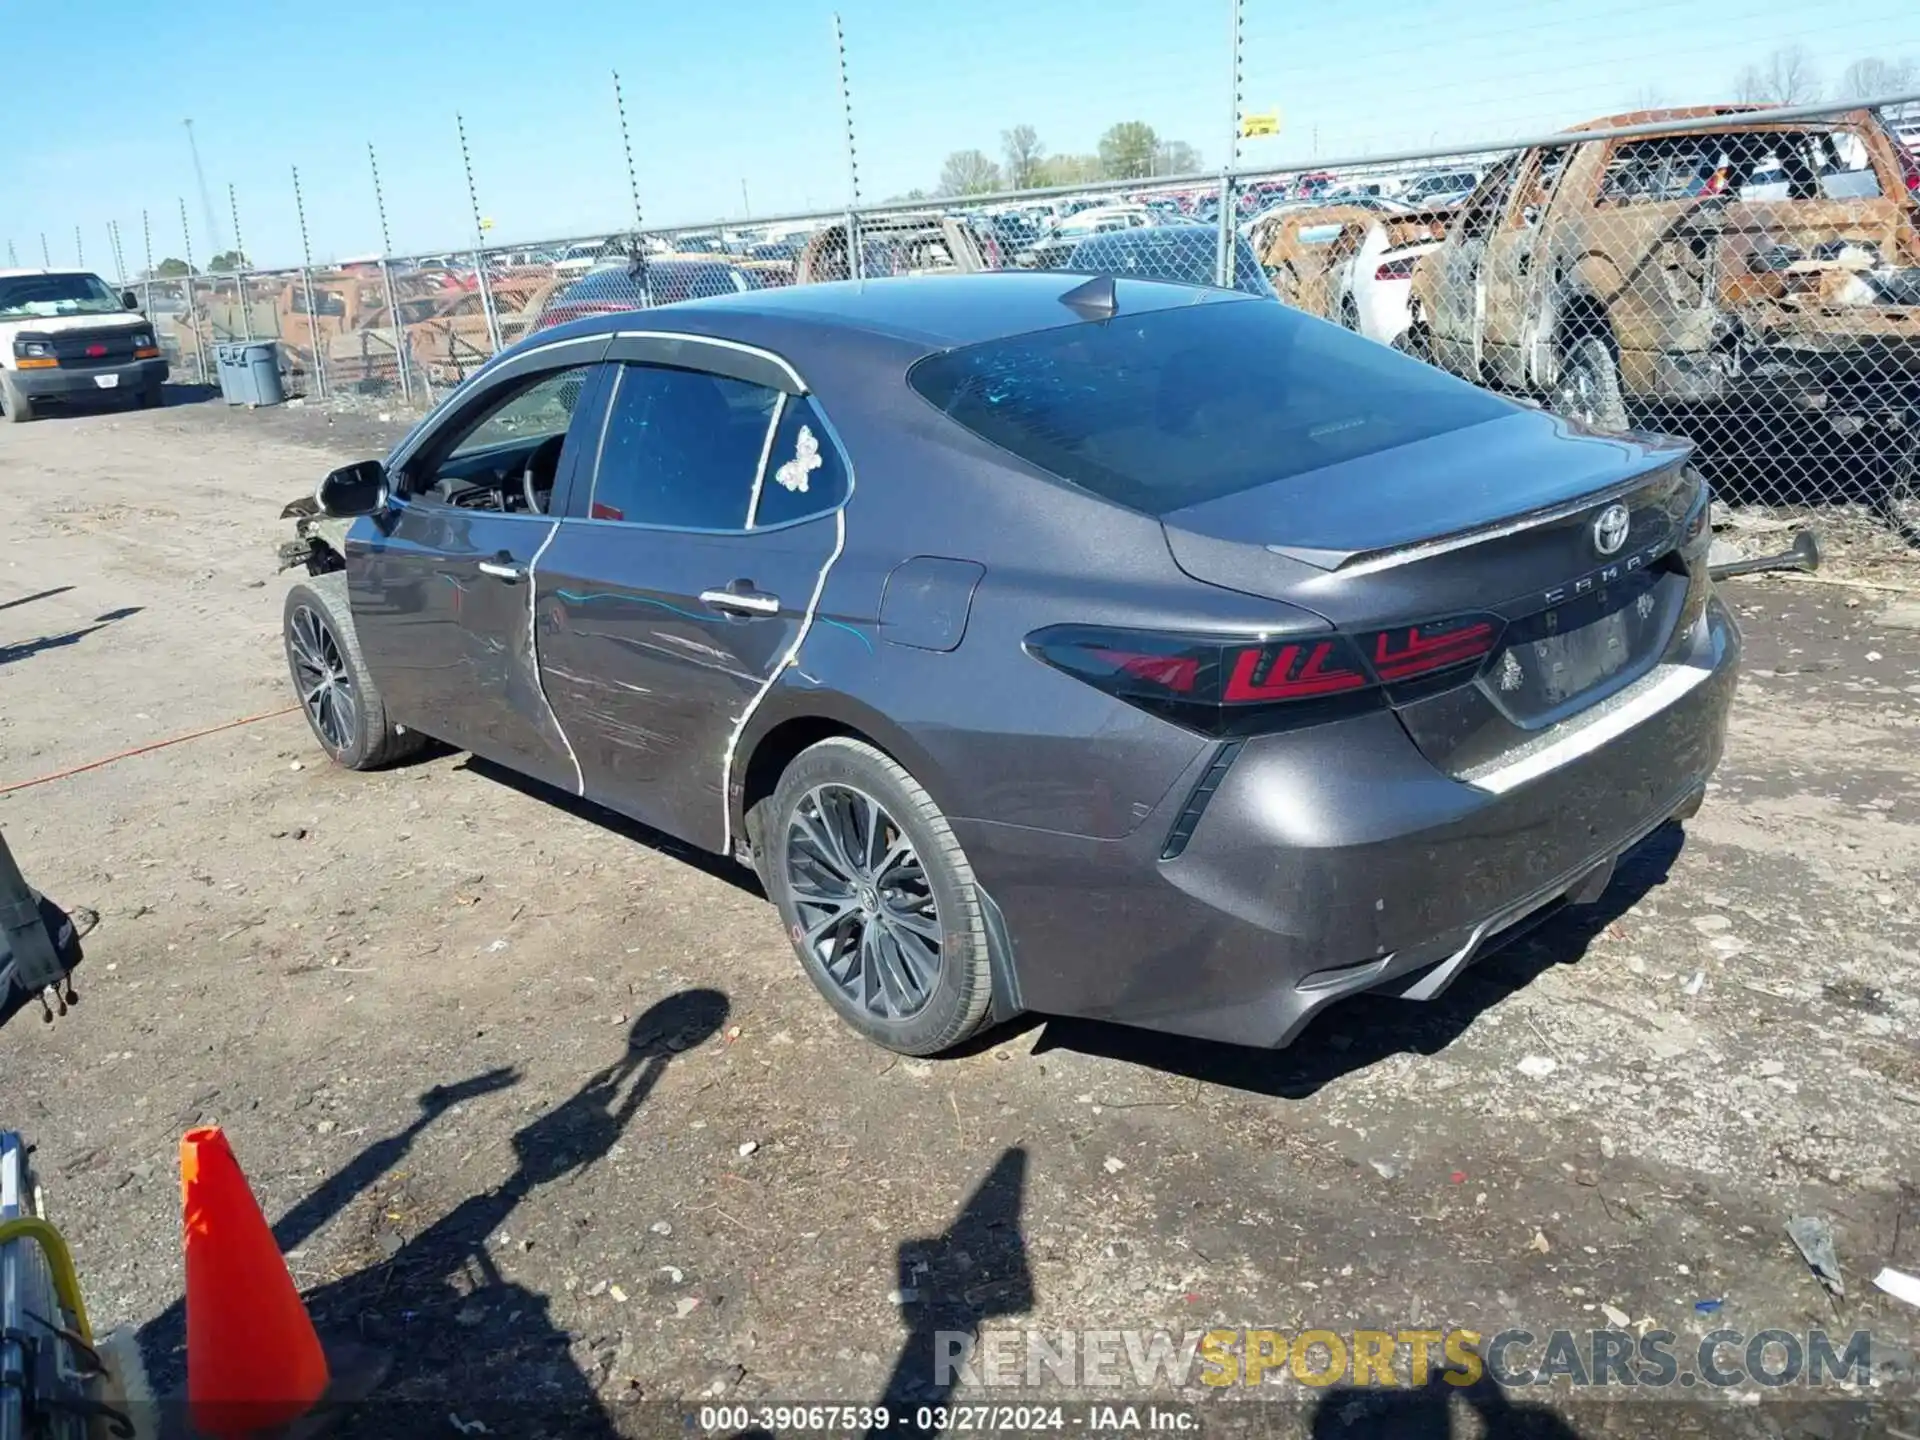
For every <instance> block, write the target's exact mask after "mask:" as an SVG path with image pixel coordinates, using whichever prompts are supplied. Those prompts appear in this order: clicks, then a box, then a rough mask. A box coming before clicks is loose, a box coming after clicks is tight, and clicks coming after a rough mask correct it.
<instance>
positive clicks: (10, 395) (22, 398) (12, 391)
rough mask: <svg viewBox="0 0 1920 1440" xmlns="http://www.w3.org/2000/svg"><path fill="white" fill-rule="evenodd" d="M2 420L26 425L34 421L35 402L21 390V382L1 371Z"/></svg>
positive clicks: (0, 411)
mask: <svg viewBox="0 0 1920 1440" xmlns="http://www.w3.org/2000/svg"><path fill="white" fill-rule="evenodd" d="M0 419H5V420H7V421H9V422H11V423H12V424H15V425H24V424H26V423H27V421H29V420H31V419H33V400H32V399H31V398H30V397H29V396H28V395H27V393H26V392H25V391H24V390H22V389H21V388H20V382H19V381H18V380H16V379H14V378H13V376H11V375H9V374H7V372H6V371H4V370H0Z"/></svg>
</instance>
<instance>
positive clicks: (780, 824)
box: [763, 736, 993, 1055]
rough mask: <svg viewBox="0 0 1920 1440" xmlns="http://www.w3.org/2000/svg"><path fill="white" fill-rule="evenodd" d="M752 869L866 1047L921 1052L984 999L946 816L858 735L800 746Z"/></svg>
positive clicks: (967, 884)
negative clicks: (759, 871)
mask: <svg viewBox="0 0 1920 1440" xmlns="http://www.w3.org/2000/svg"><path fill="white" fill-rule="evenodd" d="M764 840H765V860H764V866H763V868H764V873H765V876H766V878H767V880H768V881H769V885H768V889H769V891H770V893H771V894H772V897H773V901H774V904H775V905H776V906H778V907H779V910H780V919H781V921H782V923H783V924H784V925H785V926H786V931H787V938H788V940H789V941H791V942H792V944H793V948H794V952H795V954H797V955H798V956H799V958H800V964H801V968H803V969H804V970H805V971H806V972H807V978H808V979H810V980H812V981H813V983H814V985H815V987H816V988H818V989H819V991H820V993H821V994H822V995H823V996H825V997H826V1001H827V1003H828V1004H829V1005H831V1006H832V1007H833V1008H834V1010H835V1011H836V1012H838V1014H839V1016H840V1018H841V1019H842V1020H844V1021H846V1022H847V1024H848V1025H850V1026H851V1027H852V1028H853V1029H854V1030H856V1031H858V1032H859V1033H860V1034H861V1035H864V1036H865V1037H866V1038H867V1039H869V1040H871V1041H873V1042H874V1043H875V1044H876V1045H881V1046H884V1047H885V1048H887V1049H889V1050H893V1051H897V1052H898V1053H900V1054H902V1055H934V1054H938V1053H939V1052H940V1051H943V1050H949V1049H951V1048H952V1047H953V1046H955V1045H958V1044H959V1043H960V1042H961V1041H962V1040H965V1039H966V1038H967V1037H968V1036H969V1035H972V1034H973V1033H974V1032H975V1031H977V1030H978V1029H979V1028H980V1027H981V1025H982V1024H984V1023H985V1021H986V1017H987V1011H988V1007H989V1005H990V1003H991V1001H992V998H993V972H992V965H991V962H990V960H989V951H988V941H987V927H986V919H985V915H984V910H983V906H982V904H981V897H980V891H979V887H978V886H977V885H976V883H975V881H974V878H973V868H972V866H970V865H969V864H968V863H967V857H966V855H965V854H964V853H963V852H962V851H961V849H960V842H959V841H958V840H957V839H955V838H954V834H953V830H952V829H951V827H949V826H948V824H947V821H946V817H945V816H944V815H942V814H941V813H940V809H939V807H938V806H937V805H935V804H934V803H933V800H932V797H930V796H929V795H928V794H927V792H926V791H925V790H924V789H923V788H922V787H921V785H920V783H919V782H918V781H917V780H915V779H914V778H913V776H912V775H911V774H909V773H908V772H907V771H906V769H905V768H903V767H902V766H901V765H899V764H897V763H896V762H895V761H894V760H893V759H892V758H891V757H890V756H888V755H886V754H884V753H883V752H882V751H880V750H877V749H875V748H874V747H873V746H871V745H869V744H867V743H866V742H865V741H862V740H855V739H851V738H849V737H845V736H835V737H833V738H831V739H827V740H822V741H821V742H820V743H819V744H817V745H814V746H811V747H810V748H808V749H806V750H804V751H802V752H801V753H800V754H799V755H798V756H797V757H796V758H795V759H794V761H793V763H792V764H790V765H789V766H788V767H787V769H786V773H785V774H783V775H782V776H781V777H780V783H779V784H778V785H777V786H776V787H775V788H774V792H773V796H772V799H771V802H770V803H769V804H768V805H767V807H766V815H765V826H764Z"/></svg>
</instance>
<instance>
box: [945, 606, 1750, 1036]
mask: <svg viewBox="0 0 1920 1440" xmlns="http://www.w3.org/2000/svg"><path fill="white" fill-rule="evenodd" d="M1739 649H1740V641H1739V635H1738V632H1737V630H1736V629H1735V627H1734V625H1733V622H1732V619H1731V617H1730V616H1729V615H1728V614H1727V612H1726V611H1725V609H1724V608H1723V607H1722V606H1721V605H1720V603H1719V602H1718V600H1712V601H1710V602H1709V604H1708V607H1707V610H1706V613H1705V614H1704V615H1703V616H1702V618H1701V620H1700V622H1699V623H1698V625H1697V626H1696V628H1695V631H1694V633H1693V635H1692V637H1691V638H1690V643H1689V646H1688V649H1687V651H1686V652H1685V654H1684V655H1683V656H1681V657H1679V658H1680V659H1681V660H1682V662H1683V664H1682V666H1681V667H1678V668H1681V669H1685V670H1691V671H1697V672H1698V676H1697V678H1694V677H1693V676H1691V675H1689V676H1686V677H1685V678H1686V679H1688V680H1690V681H1691V682H1692V683H1688V684H1685V685H1684V686H1681V687H1675V686H1669V687H1668V690H1667V692H1663V697H1662V701H1663V703H1661V705H1660V708H1658V709H1657V710H1654V711H1652V712H1651V713H1645V711H1644V709H1643V710H1642V711H1636V712H1633V713H1632V714H1630V715H1628V716H1627V717H1626V719H1627V720H1630V721H1631V722H1632V723H1631V724H1626V723H1624V722H1623V721H1620V720H1618V719H1616V720H1615V721H1614V722H1613V723H1611V724H1608V723H1606V720H1605V713H1606V712H1607V707H1605V706H1597V707H1595V710H1594V711H1593V712H1590V713H1589V714H1587V715H1583V716H1581V717H1577V718H1576V720H1574V721H1570V722H1568V724H1567V726H1566V727H1565V730H1564V735H1563V736H1562V737H1561V740H1560V741H1557V742H1556V744H1557V746H1558V748H1559V750H1560V751H1561V752H1563V753H1564V754H1565V757H1566V758H1564V760H1561V761H1558V762H1557V763H1555V764H1554V765H1553V766H1552V767H1551V768H1547V769H1544V770H1543V769H1541V768H1540V767H1538V766H1535V767H1533V769H1532V770H1526V771H1516V772H1515V773H1514V774H1513V775H1509V776H1508V777H1506V779H1507V780H1508V781H1510V782H1511V783H1506V784H1504V785H1503V784H1501V783H1499V782H1494V781H1492V780H1490V778H1489V777H1482V781H1481V783H1480V784H1473V783H1466V782H1463V781H1460V780H1456V779H1453V778H1452V777H1450V776H1448V775H1445V774H1443V773H1442V772H1441V771H1439V770H1438V769H1436V768H1435V767H1434V766H1433V765H1432V764H1431V763H1430V762H1428V761H1427V760H1426V758H1425V757H1424V756H1422V755H1421V754H1420V752H1419V751H1418V750H1417V749H1416V748H1415V746H1414V745H1413V743H1412V742H1411V740H1409V739H1408V737H1407V734H1406V731H1405V730H1404V729H1403V728H1402V727H1401V725H1400V722H1399V721H1398V720H1397V719H1396V718H1395V717H1394V716H1393V715H1391V714H1389V713H1386V712H1380V713H1378V714H1373V715H1368V716H1365V717H1363V718H1360V719H1356V720H1351V721H1344V722H1339V723H1334V724H1327V725H1320V726H1315V727H1312V728H1309V729H1305V730H1300V731H1296V732H1292V733H1288V734H1281V735H1272V736H1264V737H1261V738H1259V739H1257V740H1254V741H1250V742H1248V744H1247V746H1246V747H1245V749H1244V750H1243V751H1242V752H1241V753H1240V754H1239V756H1238V757H1237V758H1236V759H1235V761H1234V762H1233V764H1232V766H1231V767H1230V768H1229V769H1228V771H1227V772H1226V775H1225V777H1224V779H1222V780H1220V782H1219V785H1218V789H1217V790H1216V791H1215V792H1214V794H1213V796H1212V798H1211V800H1210V802H1209V803H1208V805H1207V808H1206V810H1205V813H1204V814H1203V816H1202V817H1201V819H1200V821H1199V823H1198V825H1197V826H1196V827H1195V828H1194V831H1193V835H1192V838H1191V840H1190V841H1189V842H1188V843H1187V845H1186V848H1185V849H1184V851H1182V852H1181V853H1180V854H1179V856H1178V857H1177V858H1175V859H1172V860H1162V859H1161V858H1160V853H1161V849H1162V846H1163V845H1164V843H1165V840H1166V837H1167V834H1168V831H1169V829H1170V828H1171V825H1172V823H1173V818H1174V817H1175V816H1176V815H1177V814H1178V813H1179V812H1180V811H1181V810H1182V809H1184V808H1185V806H1186V804H1187V801H1188V797H1189V795H1190V793H1191V790H1192V786H1193V784H1194V782H1195V781H1196V780H1197V779H1198V778H1199V775H1200V774H1201V773H1203V772H1204V771H1205V768H1206V766H1207V763H1208V761H1209V760H1210V759H1211V752H1210V753H1209V755H1207V756H1203V757H1202V758H1201V760H1200V761H1199V762H1198V764H1197V765H1196V767H1195V773H1194V774H1193V775H1190V776H1189V777H1187V778H1186V779H1185V780H1184V781H1183V782H1182V783H1181V785H1179V786H1177V787H1176V788H1175V791H1174V793H1173V794H1172V795H1171V796H1170V797H1169V799H1168V800H1167V802H1165V803H1164V804H1163V806H1162V807H1161V813H1159V814H1156V815H1155V816H1153V817H1151V818H1149V819H1148V820H1147V821H1145V822H1144V823H1142V824H1141V826H1140V827H1139V829H1138V830H1136V831H1135V832H1134V833H1133V834H1131V835H1129V836H1127V837H1125V838H1124V839H1120V840H1111V841H1099V840H1091V839H1087V838H1085V837H1080V836H1069V835H1062V834H1059V833H1056V832H1048V831H1038V830H1030V829H1023V828H1021V827H1017V826H1007V825H996V824H992V823H988V822H981V821H955V822H954V828H955V831H956V833H957V834H958V836H959V839H960V841H961V843H962V845H963V846H964V847H965V848H966V851H967V854H968V856H969V859H970V860H971V862H972V864H973V868H974V871H975V873H976V875H977V876H978V877H979V879H980V880H981V882H982V883H983V884H984V885H985V887H986V889H987V890H988V893H989V894H990V895H992V897H993V898H994V900H995V901H996V903H997V904H998V906H999V907H1000V910H1001V912H1002V914H1003V915H1004V918H1005V923H1006V930H1007V934H1008V937H1009V940H1010V942H1011V947H1012V953H1013V966H1012V968H1013V970H1014V978H1015V983H1016V985H1017V988H1018V991H1019V1000H1020V1003H1021V1004H1023V1005H1024V1006H1025V1007H1026V1008H1028V1009H1031V1010H1036V1011H1041V1012H1044V1013H1050V1014H1070V1015H1080V1016H1087V1017H1090V1018H1096V1019H1106V1020H1113V1021H1119V1022H1122V1023H1126V1024H1133V1025H1143V1026H1147V1027H1149V1028H1152V1029H1158V1030H1167V1031H1171V1032H1174V1033H1177V1034H1183V1035H1193V1036H1198V1037H1202V1038H1206V1039H1211V1040H1223V1041H1230V1042H1234V1043H1238V1044H1246V1045H1263V1046H1277V1045H1284V1044H1286V1043H1287V1042H1288V1041H1290V1040H1291V1039H1292V1038H1293V1037H1294V1036H1295V1035H1296V1034H1297V1033H1298V1032H1299V1030H1300V1028H1301V1027H1302V1026H1303V1025H1304V1024H1305V1023H1306V1022H1307V1021H1308V1020H1309V1019H1310V1018H1311V1017H1312V1016H1313V1015H1314V1014H1315V1013H1316V1012H1317V1011H1319V1010H1320V1009H1322V1008H1323V1007H1324V1006H1326V1005H1328V1004H1330V1003H1331V1002H1332V1001H1334V1000H1336V999H1339V998H1341V997H1342V996H1346V995H1351V994H1354V993H1357V992H1359V991H1363V990H1382V991H1386V992H1389V993H1394V994H1400V995H1404V996H1406V997H1407V998H1412V999H1431V998H1432V997H1433V996H1435V995H1438V994H1439V993H1440V992H1441V991H1442V990H1444V989H1445V988H1446V986H1447V985H1448V984H1449V983H1451V981H1452V980H1453V979H1454V978H1455V977H1456V976H1457V975H1458V974H1459V973H1460V972H1461V971H1462V970H1463V969H1464V968H1465V967H1466V966H1467V965H1468V964H1469V963H1471V962H1472V960H1473V959H1474V958H1475V957H1476V956H1477V955H1479V954H1482V953H1484V952H1485V951H1486V950H1487V949H1488V948H1490V947H1491V946H1492V945H1494V944H1495V943H1497V942H1498V941H1500V940H1502V939H1504V938H1511V936H1512V935H1513V934H1514V933H1516V932H1517V930H1518V929H1519V928H1521V927H1522V926H1523V924H1524V922H1526V921H1527V920H1528V919H1529V918H1530V917H1531V916H1534V915H1536V914H1537V913H1538V912H1540V911H1541V910H1543V909H1545V908H1546V907H1549V906H1551V905H1553V904H1554V903H1556V902H1557V901H1560V900H1562V899H1567V900H1571V901H1574V902H1576V903H1577V902H1581V901H1588V900H1593V899H1597V898H1598V896H1599V892H1600V890H1602V889H1604V887H1605V883H1606V879H1607V877H1608V876H1609V875H1610V874H1611V867H1612V863H1613V862H1614V861H1615V860H1616V859H1617V858H1618V857H1619V856H1620V855H1621V854H1623V853H1624V852H1625V851H1627V850H1628V849H1630V848H1632V847H1633V846H1634V845H1636V844H1638V843H1639V842H1640V841H1641V840H1643V839H1644V838H1645V837H1646V836H1647V835H1649V834H1650V833H1651V832H1652V831H1653V830H1655V829H1657V828H1658V827H1659V826H1660V825H1661V824H1662V823H1664V822H1665V821H1666V820H1668V819H1669V818H1673V817H1676V816H1677V817H1679V818H1685V816H1687V815H1689V814H1691V813H1692V811H1693V810H1694V809H1695V808H1697V806H1698V803H1699V799H1700V796H1701V794H1702V793H1703V791H1704V787H1705V784H1706V781H1707V778H1708V776H1709V775H1711V774H1712V772H1713V769H1714V767H1715V765H1717V764H1718V763H1719V759H1720V753H1721V747H1722V743H1723V741H1724V737H1725V733H1726V724H1727V713H1728V710H1729V707H1730V706H1731V703H1732V699H1733V691H1734V686H1735V682H1736V678H1737V671H1738V663H1739ZM1666 693H1671V694H1672V695H1673V698H1672V699H1671V700H1670V701H1669V700H1665V699H1664V695H1665V694H1666ZM1591 726H1600V727H1602V728H1601V729H1600V730H1598V731H1594V732H1592V735H1593V736H1594V737H1596V738H1594V740H1593V743H1592V744H1591V746H1590V747H1589V748H1584V749H1583V748H1582V744H1581V742H1580V741H1579V740H1578V739H1577V737H1578V736H1580V735H1581V734H1583V733H1587V732H1588V727H1591ZM1516 777H1517V778H1516Z"/></svg>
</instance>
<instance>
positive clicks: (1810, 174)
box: [1600, 130, 1880, 205]
mask: <svg viewBox="0 0 1920 1440" xmlns="http://www.w3.org/2000/svg"><path fill="white" fill-rule="evenodd" d="M1879 193H1880V180H1879V177H1878V176H1877V175H1875V174H1874V170H1873V159H1872V156H1871V155H1870V154H1869V153H1868V150H1867V144H1866V141H1865V139H1864V138H1862V137H1861V136H1859V135H1857V134H1855V133H1854V132H1853V131H1851V130H1749V131H1745V132H1738V133H1734V134H1730V135H1662V136H1655V137H1654V138H1652V139H1647V140H1627V141H1623V142H1621V144H1619V145H1618V146H1616V147H1615V148H1614V152H1613V155H1612V157H1611V158H1610V159H1609V160H1608V162H1607V173H1606V175H1605V177H1604V178H1603V179H1602V180H1601V182H1600V203H1601V204H1603V205H1633V204H1646V203H1650V202H1654V201H1661V200H1693V199H1698V198H1702V197H1705V196H1712V195H1724V196H1727V197H1729V198H1731V199H1737V200H1751V201H1765V200H1853V199H1868V198H1871V197H1873V196H1876V195H1878V194H1879Z"/></svg>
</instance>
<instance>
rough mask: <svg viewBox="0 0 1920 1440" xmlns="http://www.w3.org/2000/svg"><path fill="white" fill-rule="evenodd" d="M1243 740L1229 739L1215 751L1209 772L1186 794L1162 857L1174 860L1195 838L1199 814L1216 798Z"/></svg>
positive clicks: (1169, 833)
mask: <svg viewBox="0 0 1920 1440" xmlns="http://www.w3.org/2000/svg"><path fill="white" fill-rule="evenodd" d="M1244 743H1246V742H1244V741H1241V740H1230V741H1228V742H1227V743H1226V744H1225V745H1222V746H1221V747H1220V749H1219V752H1218V753H1217V754H1215V756H1214V757H1213V763H1212V764H1211V765H1209V766H1207V773H1206V774H1204V775H1202V776H1201V777H1200V783H1199V784H1197V785H1195V786H1194V787H1193V793H1192V794H1191V795H1189V796H1188V797H1187V803H1186V807H1185V808H1184V809H1182V810H1181V812H1180V818H1179V819H1177V820H1175V821H1174V822H1173V829H1171V830H1170V831H1168V832H1167V843H1166V844H1165V845H1164V846H1162V847H1161V850H1160V858H1161V859H1162V860H1172V859H1174V858H1175V857H1177V856H1178V855H1179V854H1180V852H1181V851H1183V850H1185V849H1186V848H1187V842H1188V841H1189V840H1191V839H1192V838H1193V832H1194V830H1195V828H1196V827H1197V826H1198V825H1199V824H1200V817H1201V816H1202V815H1204V814H1205V813H1206V810H1207V802H1208V801H1209V800H1211V799H1213V792H1214V791H1216V790H1218V789H1219V788H1220V782H1221V781H1222V780H1224V779H1226V778H1227V769H1228V767H1229V766H1231V765H1232V764H1233V761H1234V757H1235V756H1237V755H1238V754H1239V753H1240V747H1241V746H1242V745H1243V744H1244Z"/></svg>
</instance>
